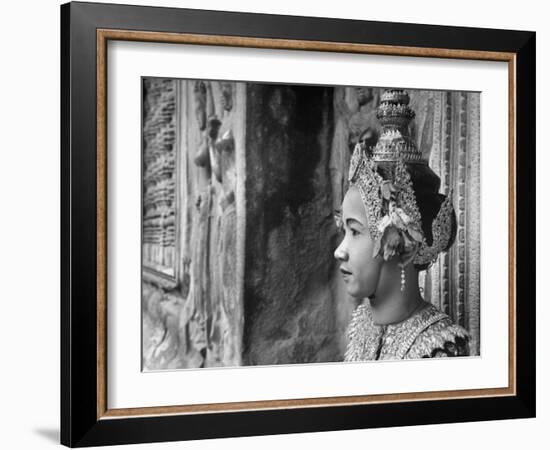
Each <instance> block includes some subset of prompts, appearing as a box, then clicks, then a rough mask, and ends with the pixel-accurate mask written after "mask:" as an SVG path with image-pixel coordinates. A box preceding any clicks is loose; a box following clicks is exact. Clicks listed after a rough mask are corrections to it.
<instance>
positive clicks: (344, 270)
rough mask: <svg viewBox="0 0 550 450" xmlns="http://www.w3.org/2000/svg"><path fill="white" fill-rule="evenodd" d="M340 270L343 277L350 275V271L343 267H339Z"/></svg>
mask: <svg viewBox="0 0 550 450" xmlns="http://www.w3.org/2000/svg"><path fill="white" fill-rule="evenodd" d="M340 272H342V275H344V276H345V277H347V276H348V275H351V272H350V271H349V270H347V269H345V268H343V267H340Z"/></svg>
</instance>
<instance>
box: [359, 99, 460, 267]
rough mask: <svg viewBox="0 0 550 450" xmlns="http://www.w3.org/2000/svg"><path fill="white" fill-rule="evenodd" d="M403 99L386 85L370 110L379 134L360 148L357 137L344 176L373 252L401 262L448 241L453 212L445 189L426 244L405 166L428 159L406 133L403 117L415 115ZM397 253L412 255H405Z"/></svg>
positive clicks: (433, 255) (419, 259) (428, 254)
mask: <svg viewBox="0 0 550 450" xmlns="http://www.w3.org/2000/svg"><path fill="white" fill-rule="evenodd" d="M409 101H410V98H409V95H408V94H407V93H406V92H405V91H403V90H397V89H391V90H386V91H385V92H384V93H383V94H382V97H381V103H380V106H379V107H378V111H377V114H376V116H377V118H378V120H379V122H380V124H381V125H382V134H381V136H380V138H379V140H378V142H377V144H376V145H375V146H374V147H373V148H366V146H365V145H364V144H363V143H358V144H357V145H356V147H355V150H354V152H353V155H352V158H351V162H350V169H349V176H348V181H349V182H350V186H355V187H356V188H357V189H358V190H359V193H360V195H361V198H362V200H363V203H364V204H365V209H366V212H367V217H368V222H369V232H370V235H371V238H372V239H373V240H374V241H375V248H374V254H375V256H378V255H380V256H382V257H383V258H384V259H385V260H388V259H390V258H391V257H393V256H394V255H396V254H399V255H401V258H402V261H401V263H402V265H403V267H404V266H405V265H407V264H408V263H409V262H411V261H413V262H414V264H417V265H425V264H431V263H433V262H434V261H435V260H436V259H437V256H438V254H439V253H440V252H441V251H443V250H444V249H446V248H447V247H448V245H449V242H450V239H451V234H452V220H453V214H454V212H453V205H452V202H451V193H450V192H449V194H448V195H447V197H446V198H445V200H444V201H443V202H442V204H441V207H440V209H439V212H438V213H437V216H436V217H435V219H434V220H433V223H432V237H433V242H432V244H431V245H429V244H428V243H427V241H426V238H425V236H424V233H423V232H422V217H421V214H420V210H419V208H418V205H417V202H416V196H415V193H414V189H413V184H412V181H411V176H410V174H409V172H408V170H407V168H406V166H405V165H406V164H426V165H427V164H428V162H427V161H426V160H425V159H423V157H422V152H421V151H420V150H419V149H418V148H417V146H416V144H415V143H414V141H413V140H412V139H411V138H410V136H409V132H408V126H409V122H410V121H411V120H412V119H413V118H414V116H415V113H414V111H413V110H412V109H411V108H410V107H409ZM379 168H381V169H382V171H383V173H384V177H383V176H382V175H380V171H379V170H378V169H379ZM413 250H416V251H413ZM403 255H412V256H410V258H409V259H408V260H407V259H404V256H403ZM403 277H404V275H403Z"/></svg>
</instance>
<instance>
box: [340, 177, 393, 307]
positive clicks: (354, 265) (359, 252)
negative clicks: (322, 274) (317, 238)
mask: <svg viewBox="0 0 550 450" xmlns="http://www.w3.org/2000/svg"><path fill="white" fill-rule="evenodd" d="M342 222H343V227H344V231H345V235H344V240H343V241H342V242H341V243H340V245H339V246H338V248H337V249H336V250H335V252H334V257H335V258H336V259H337V260H338V261H339V263H340V271H341V272H342V275H343V277H344V281H345V283H346V289H347V291H348V294H350V295H351V296H353V297H356V298H365V297H369V296H372V295H373V294H374V293H375V291H376V287H377V286H378V281H379V279H380V269H381V268H382V264H383V261H382V260H380V259H379V258H373V256H372V253H373V246H374V242H373V241H372V239H371V237H370V234H369V229H368V223H367V214H366V211H365V206H364V205H363V200H362V199H361V195H360V194H359V191H358V190H357V188H355V187H351V188H350V189H349V190H348V192H347V193H346V196H345V197H344V202H343V204H342Z"/></svg>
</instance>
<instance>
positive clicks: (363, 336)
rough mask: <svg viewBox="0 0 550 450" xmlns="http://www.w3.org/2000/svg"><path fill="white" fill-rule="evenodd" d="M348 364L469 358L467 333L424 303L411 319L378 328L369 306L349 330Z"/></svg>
mask: <svg viewBox="0 0 550 450" xmlns="http://www.w3.org/2000/svg"><path fill="white" fill-rule="evenodd" d="M347 333H348V338H349V343H348V347H347V350H346V354H345V358H344V360H345V361H368V360H382V359H417V358H433V357H445V356H468V354H469V351H468V340H469V336H468V332H467V331H466V330H465V329H464V328H462V327H460V326H458V325H455V324H453V322H452V321H451V318H450V317H449V316H448V315H446V314H444V313H443V312H441V311H439V309H437V308H436V307H435V306H434V305H432V304H430V303H427V302H425V304H424V305H423V307H422V308H420V309H419V310H417V312H416V313H414V314H413V315H411V316H410V317H409V318H408V319H406V320H404V321H402V322H399V323H396V324H390V325H376V324H375V323H374V322H373V319H372V313H371V310H370V306H369V305H368V302H365V303H363V304H361V305H359V306H358V307H357V309H356V310H355V311H354V313H353V316H352V319H351V322H350V324H349V327H348V331H347Z"/></svg>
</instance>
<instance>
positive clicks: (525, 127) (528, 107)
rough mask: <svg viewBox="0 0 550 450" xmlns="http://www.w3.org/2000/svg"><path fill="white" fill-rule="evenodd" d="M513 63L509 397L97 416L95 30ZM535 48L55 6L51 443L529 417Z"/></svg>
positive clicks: (317, 23)
mask: <svg viewBox="0 0 550 450" xmlns="http://www.w3.org/2000/svg"><path fill="white" fill-rule="evenodd" d="M99 29H112V30H137V31H146V32H156V33H190V34H199V35H213V36H214V35H222V36H235V37H246V38H262V39H283V40H297V41H315V42H325V43H327V42H328V43H351V44H371V45H378V46H399V47H414V48H417V49H433V48H439V49H447V50H460V51H462V50H464V51H481V52H497V53H498V52H504V53H512V54H514V59H515V74H514V76H515V83H514V85H515V91H514V92H513V93H512V95H513V98H514V100H515V108H516V114H515V129H514V133H513V136H514V137H515V142H514V148H515V150H514V156H515V174H513V175H515V176H512V180H513V184H514V187H515V195H516V216H515V236H516V241H515V250H516V253H515V258H514V260H515V265H514V270H515V273H516V283H515V292H514V295H515V296H516V298H517V302H516V307H515V313H516V317H515V330H516V353H515V365H514V367H513V374H512V375H513V377H514V378H515V394H514V395H506V396H498V395H496V396H491V395H488V396H482V397H469V398H460V399H456V398H453V399H447V400H441V399H439V400H422V401H402V402H387V403H370V404H351V405H335V406H317V407H302V408H300V407H293V408H288V409H285V408H273V409H263V410H248V411H247V410H239V411H232V412H209V413H207V414H204V413H186V414H173V415H166V414H165V415H156V416H133V417H117V418H110V417H102V416H101V412H100V411H98V395H100V394H98V373H99V371H98V351H99V350H98V348H99V347H98V341H99V340H101V336H99V335H98V328H97V319H98V316H99V314H102V313H103V311H100V310H98V303H97V298H98V265H99V261H98V251H97V250H98V234H97V232H98V213H97V202H98V193H97V192H98V191H97V183H98V178H97V177H98V172H97V148H98V147H97V145H98V139H97V123H98V117H97V88H98V86H97V78H96V73H97V71H96V68H97V67H96V64H97V51H98V39H97V30H99ZM535 45H536V35H535V33H534V32H528V31H510V30H496V29H480V28H463V27H448V26H433V25H419V24H405V23H387V22H370V21H358V20H342V19H329V18H312V17H295V16H280V15H268V14H250V13H234V12H219V11H204V10H191V9H174V8H157V7H141V6H127V5H113V4H94V3H80V2H76V3H68V4H64V5H62V6H61V130H60V132H61V145H62V147H61V206H62V208H61V443H62V444H64V445H67V446H70V447H82V446H92V445H111V444H125V443H144V442H159V441H177V440H189V439H207V438H218V437H237V436H250V435H267V434H281V433H301V432H318V431H331V430H349V429H357V428H372V427H388V426H401V425H420V424H435V423H447V422H467V421H482V420H495V419H511V418H528V417H534V416H535V403H536V399H535V381H536V380H535V353H536V349H535V332H536V330H535V301H534V298H535V251H536V245H535V102H536V97H535Z"/></svg>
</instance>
